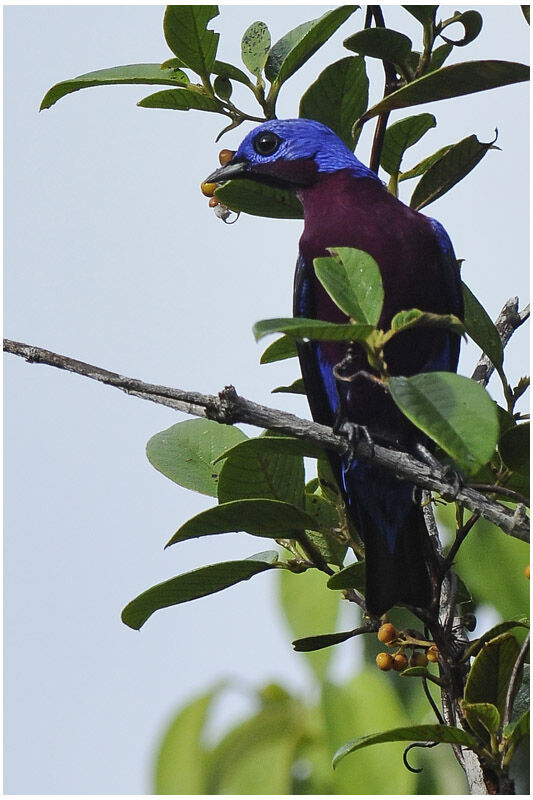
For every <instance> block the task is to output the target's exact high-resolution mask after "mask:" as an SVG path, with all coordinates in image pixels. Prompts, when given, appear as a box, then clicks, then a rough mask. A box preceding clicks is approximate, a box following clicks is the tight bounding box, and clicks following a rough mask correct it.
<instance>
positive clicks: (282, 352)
mask: <svg viewBox="0 0 533 800" xmlns="http://www.w3.org/2000/svg"><path fill="white" fill-rule="evenodd" d="M297 355H298V350H297V348H296V342H295V341H294V339H293V337H292V336H282V337H281V339H276V341H275V342H272V344H269V345H268V347H267V348H266V350H265V351H264V353H263V355H262V356H261V358H260V360H259V363H260V364H273V363H274V362H276V361H283V360H284V359H286V358H294V357H295V356H297Z"/></svg>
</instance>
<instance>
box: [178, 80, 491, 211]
mask: <svg viewBox="0 0 533 800" xmlns="http://www.w3.org/2000/svg"><path fill="white" fill-rule="evenodd" d="M176 91H178V90H176ZM182 91H183V90H182ZM492 149H494V143H493V142H480V141H479V139H478V138H477V136H475V135H473V134H472V136H467V137H466V139H463V140H462V141H460V142H457V144H454V145H453V146H452V147H450V148H449V149H448V150H446V152H445V153H444V154H443V155H442V156H441V158H439V159H438V161H435V163H434V164H432V165H431V167H430V168H429V169H428V170H427V171H426V172H425V173H424V175H423V176H422V177H421V179H420V181H419V182H418V183H417V185H416V188H415V190H414V192H413V195H412V197H411V202H410V206H411V207H412V208H415V209H416V210H417V211H420V209H422V208H424V207H425V206H427V205H429V203H433V202H434V201H435V200H437V199H438V198H439V197H442V195H443V194H446V192H449V191H450V189H451V188H452V187H453V186H455V184H456V183H459V181H462V180H463V178H464V177H466V176H467V175H468V173H469V172H471V171H472V170H473V169H474V167H475V166H476V164H479V162H480V161H481V159H482V158H483V157H484V156H485V155H486V154H487V153H488V152H489V150H492Z"/></svg>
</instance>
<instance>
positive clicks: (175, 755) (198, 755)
mask: <svg viewBox="0 0 533 800" xmlns="http://www.w3.org/2000/svg"><path fill="white" fill-rule="evenodd" d="M216 693H217V692H216V690H214V691H210V692H207V693H206V694H202V695H200V696H199V697H196V698H195V699H194V700H192V701H191V702H190V703H188V704H187V705H186V706H185V707H184V708H182V709H180V711H179V713H178V714H177V715H176V716H175V717H174V719H173V720H172V722H171V723H170V725H169V727H168V728H167V730H166V732H165V735H164V737H163V741H162V742H161V744H160V745H159V749H158V753H157V761H156V765H155V786H154V790H155V793H156V794H187V795H193V794H204V793H205V791H206V766H207V749H206V747H205V745H204V744H203V742H202V734H203V732H204V727H205V723H206V719H207V715H208V712H209V709H210V707H211V704H212V702H213V699H214V697H215V695H216Z"/></svg>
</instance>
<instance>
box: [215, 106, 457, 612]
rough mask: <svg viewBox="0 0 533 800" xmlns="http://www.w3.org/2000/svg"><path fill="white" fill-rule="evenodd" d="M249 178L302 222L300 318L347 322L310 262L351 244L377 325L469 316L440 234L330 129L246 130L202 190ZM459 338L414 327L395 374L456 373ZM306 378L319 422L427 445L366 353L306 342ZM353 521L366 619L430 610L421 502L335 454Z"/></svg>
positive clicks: (405, 337) (397, 482)
mask: <svg viewBox="0 0 533 800" xmlns="http://www.w3.org/2000/svg"><path fill="white" fill-rule="evenodd" d="M230 179H236V180H241V179H242V180H252V181H256V182H259V183H263V184H267V185H269V186H272V187H278V188H282V189H286V190H289V191H291V192H293V193H294V194H295V195H296V196H297V198H298V199H299V201H300V203H301V205H302V208H303V214H304V228H303V232H302V235H301V238H300V242H299V253H298V259H297V264H296V272H295V276H294V295H293V314H294V316H295V317H305V318H312V319H319V320H326V321H329V322H336V323H345V322H347V321H348V319H347V317H346V315H345V314H344V313H343V312H342V311H341V310H340V308H338V307H337V305H336V304H335V303H334V302H333V300H332V299H331V297H330V296H329V295H328V293H327V292H326V291H325V289H324V288H323V286H322V285H321V283H320V282H319V280H318V279H317V277H316V275H315V272H314V268H313V261H314V259H315V258H317V257H321V256H328V255H330V250H329V248H338V247H352V248H357V249H359V250H363V251H365V252H366V253H368V254H370V255H371V256H372V258H373V259H374V260H375V261H376V262H377V264H378V266H379V269H380V272H381V277H382V282H383V289H384V302H383V308H382V313H381V317H380V319H379V322H378V327H379V328H380V329H382V330H387V329H388V328H389V327H390V322H391V319H392V318H393V316H394V315H395V314H396V313H397V312H399V311H403V310H409V309H412V308H417V309H420V310H422V311H427V312H432V313H436V314H454V315H456V316H457V317H459V318H460V319H462V318H463V316H464V309H463V300H462V291H461V280H460V273H459V268H458V264H457V260H456V258H455V254H454V250H453V245H452V243H451V240H450V237H449V236H448V234H447V232H446V230H445V228H444V227H443V226H442V225H441V224H440V223H439V222H437V221H436V220H434V219H432V218H431V217H428V216H426V215H424V214H422V213H421V212H419V211H416V210H414V209H412V208H410V207H409V206H407V205H406V204H404V203H403V202H402V201H401V200H400V199H399V198H397V197H396V196H395V195H393V194H392V193H391V192H390V191H389V190H388V189H387V187H386V186H385V185H384V183H383V182H382V180H381V179H380V178H379V176H378V175H377V174H376V172H374V171H373V170H371V169H370V168H369V167H367V166H365V165H364V164H363V163H362V162H361V161H360V160H359V159H358V158H357V157H356V156H355V155H354V153H353V152H352V150H350V148H349V147H348V146H347V145H346V144H345V143H344V142H343V141H342V139H340V138H339V137H338V136H337V135H336V134H335V133H334V132H333V131H332V130H331V129H330V128H328V127H326V126H325V125H323V124H322V123H320V122H317V121H315V120H312V119H304V118H300V119H286V120H281V119H273V120H268V121H266V122H264V123H262V124H260V125H258V126H257V127H255V128H254V129H253V130H252V131H250V132H249V133H248V134H247V135H246V137H245V138H244V139H243V141H242V142H241V144H240V145H239V147H238V148H237V150H236V151H235V152H234V155H233V157H232V158H231V159H230V160H228V161H227V162H226V163H225V164H224V165H223V166H222V167H221V168H219V169H217V170H215V171H214V172H213V173H212V174H211V175H210V176H209V177H208V178H207V179H206V181H209V182H215V183H222V182H225V181H227V180H230ZM459 348H460V336H459V335H458V334H457V333H456V332H453V331H452V330H450V329H446V328H437V327H434V328H429V327H415V328H411V329H410V330H406V331H403V332H401V333H399V334H398V335H397V336H395V337H394V338H393V339H391V340H390V341H389V342H388V343H387V345H386V346H385V350H384V355H385V361H386V364H387V368H388V372H389V374H390V375H391V376H399V375H401V376H412V375H415V374H418V373H422V372H431V371H450V372H455V371H456V370H457V362H458V358H459ZM297 349H298V356H299V361H300V367H301V371H302V378H303V382H304V387H305V393H306V394H307V398H308V402H309V406H310V410H311V414H312V417H313V419H314V420H315V421H316V422H319V423H321V424H323V425H328V426H330V427H334V426H336V427H337V428H339V427H341V426H344V427H346V425H348V426H350V425H351V426H353V430H354V431H356V432H357V431H359V432H361V431H363V432H364V434H365V435H366V436H368V437H370V439H371V440H372V441H375V442H379V443H382V444H384V445H385V446H390V447H395V448H399V449H403V450H406V451H408V452H414V451H416V448H417V447H418V446H419V445H422V446H423V447H425V448H426V452H427V448H428V447H431V443H430V442H428V440H426V439H425V437H424V435H423V434H422V433H421V431H419V430H418V429H416V428H415V427H414V425H413V424H412V423H411V422H410V421H409V420H408V419H407V418H406V417H405V416H404V415H403V414H402V413H401V412H400V410H399V409H398V408H397V406H396V405H395V404H394V402H393V400H392V398H391V396H390V393H389V392H388V390H387V388H386V386H385V384H384V382H383V381H382V380H381V379H380V376H379V374H378V373H377V372H376V370H375V369H374V368H373V367H372V366H371V365H370V364H369V362H368V360H367V357H366V355H365V352H364V350H363V348H362V347H361V345H359V344H357V343H351V344H347V343H345V342H344V343H343V342H330V341H328V342H319V341H307V340H301V341H299V342H298V344H297ZM328 458H329V461H330V464H331V467H332V470H333V473H334V476H335V478H336V481H337V483H338V486H339V490H340V493H341V495H342V497H343V500H344V504H345V508H346V512H347V514H348V516H349V518H350V519H351V521H352V522H353V524H354V525H355V528H356V529H357V531H358V533H359V535H360V537H361V539H362V541H363V543H364V551H365V603H366V609H367V613H368V614H370V615H371V616H376V617H378V616H382V615H383V614H385V613H386V612H387V611H388V610H390V609H391V608H392V607H393V606H395V605H397V604H403V605H407V606H410V607H415V608H418V609H429V608H430V607H432V604H434V603H435V597H436V594H438V588H436V587H437V585H438V578H436V577H435V576H436V575H437V574H438V569H437V561H436V556H435V553H434V550H433V548H432V545H431V543H430V540H429V535H428V532H427V528H426V525H425V523H424V516H423V511H422V508H421V504H420V493H419V492H417V490H416V488H415V486H414V484H413V483H411V482H409V481H407V480H401V479H400V478H399V477H398V476H397V475H395V474H394V473H393V472H392V471H390V470H387V469H385V468H384V467H382V466H379V465H377V464H376V463H373V462H372V460H366V461H363V460H361V459H357V458H354V457H353V456H351V455H349V454H348V455H345V456H342V455H339V454H335V453H331V452H329V453H328Z"/></svg>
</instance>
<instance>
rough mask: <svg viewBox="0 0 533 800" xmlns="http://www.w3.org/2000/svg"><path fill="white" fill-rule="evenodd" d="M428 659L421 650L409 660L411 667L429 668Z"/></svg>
mask: <svg viewBox="0 0 533 800" xmlns="http://www.w3.org/2000/svg"><path fill="white" fill-rule="evenodd" d="M427 663H428V657H427V655H426V654H425V653H424V652H422V651H421V650H417V651H416V652H415V653H413V654H412V656H411V658H410V659H409V666H410V667H427Z"/></svg>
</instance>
